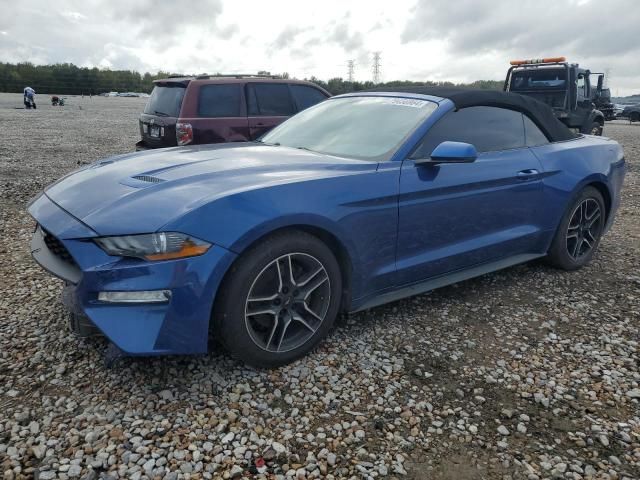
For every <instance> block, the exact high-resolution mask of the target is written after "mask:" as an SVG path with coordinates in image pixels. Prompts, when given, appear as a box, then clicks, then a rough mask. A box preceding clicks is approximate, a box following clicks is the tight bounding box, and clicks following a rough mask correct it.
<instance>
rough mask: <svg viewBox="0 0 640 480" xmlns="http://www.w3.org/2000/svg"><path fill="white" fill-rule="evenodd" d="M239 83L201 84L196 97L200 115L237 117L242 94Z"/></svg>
mask: <svg viewBox="0 0 640 480" xmlns="http://www.w3.org/2000/svg"><path fill="white" fill-rule="evenodd" d="M240 89H241V85H240V84H239V83H234V84H229V85H216V84H213V85H203V86H201V87H200V97H199V98H198V115H199V116H201V117H239V116H240V115H241V113H240V106H241V103H240V102H241V100H242V95H241V92H240Z"/></svg>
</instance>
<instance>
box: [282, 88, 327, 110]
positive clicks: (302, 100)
mask: <svg viewBox="0 0 640 480" xmlns="http://www.w3.org/2000/svg"><path fill="white" fill-rule="evenodd" d="M290 87H291V93H292V94H293V98H294V100H295V101H296V105H297V107H298V111H300V110H304V109H305V108H309V107H311V106H313V105H315V104H316V103H320V102H321V101H323V100H325V99H326V98H327V97H326V96H325V94H324V93H322V92H321V91H320V90H318V89H317V88H313V87H307V86H306V85H290Z"/></svg>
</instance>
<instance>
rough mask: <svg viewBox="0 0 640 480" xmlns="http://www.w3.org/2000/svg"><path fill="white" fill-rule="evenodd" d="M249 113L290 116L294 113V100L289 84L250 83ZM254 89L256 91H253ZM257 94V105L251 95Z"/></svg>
mask: <svg viewBox="0 0 640 480" xmlns="http://www.w3.org/2000/svg"><path fill="white" fill-rule="evenodd" d="M248 90H249V92H250V93H249V99H250V100H249V107H251V108H250V110H249V115H262V116H289V115H293V113H294V108H293V101H292V100H291V96H290V95H289V86H288V85H286V84H283V83H256V84H249V89H248ZM251 91H253V92H254V93H251ZM254 94H255V105H253V104H252V103H253V100H251V96H252V95H254Z"/></svg>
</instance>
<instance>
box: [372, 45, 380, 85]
mask: <svg viewBox="0 0 640 480" xmlns="http://www.w3.org/2000/svg"><path fill="white" fill-rule="evenodd" d="M373 83H376V84H377V83H380V52H373Z"/></svg>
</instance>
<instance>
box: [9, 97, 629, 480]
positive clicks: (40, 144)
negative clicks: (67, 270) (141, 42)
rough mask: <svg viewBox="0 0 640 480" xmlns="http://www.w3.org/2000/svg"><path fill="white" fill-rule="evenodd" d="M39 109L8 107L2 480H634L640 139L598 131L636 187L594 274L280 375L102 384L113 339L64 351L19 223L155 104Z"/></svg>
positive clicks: (409, 316) (495, 286) (206, 372)
mask: <svg viewBox="0 0 640 480" xmlns="http://www.w3.org/2000/svg"><path fill="white" fill-rule="evenodd" d="M44 100H46V98H44V96H40V104H41V108H39V109H38V110H37V111H25V110H16V109H14V108H13V107H14V106H20V101H21V97H20V96H19V95H9V94H0V125H1V126H2V137H1V139H0V189H1V190H0V193H1V199H2V200H1V202H2V203H1V204H0V205H1V210H0V238H1V240H2V241H0V255H1V256H2V261H1V264H0V278H1V279H2V280H1V281H0V319H1V321H0V475H3V476H4V479H7V480H8V479H23V478H39V479H40V480H45V479H54V478H60V479H76V478H77V479H85V480H88V479H97V478H105V479H116V478H128V479H134V480H136V479H151V478H153V479H199V478H240V477H243V476H244V477H251V478H375V477H384V476H388V477H391V478H420V479H422V478H444V479H451V480H453V479H462V480H465V479H478V478H483V479H531V480H533V479H542V478H568V479H581V478H602V479H605V478H607V479H637V478H640V408H639V402H640V368H639V366H640V353H639V351H640V349H639V341H640V338H639V333H638V326H639V324H640V271H639V269H638V267H639V265H640V261H639V257H638V254H639V253H640V183H639V173H638V172H639V171H640V125H639V126H636V125H628V124H626V123H625V122H614V124H607V126H606V128H605V134H606V135H609V136H611V137H613V138H615V139H616V140H618V141H619V142H621V143H622V144H623V145H624V147H625V151H626V156H627V160H628V164H629V173H628V176H627V181H626V188H625V190H624V199H623V204H622V207H621V210H620V212H619V214H618V219H617V222H616V224H615V227H614V228H613V230H612V231H611V232H610V233H609V235H608V236H607V237H606V238H605V239H604V241H603V243H602V245H601V248H600V252H599V254H598V257H597V259H596V260H595V261H594V262H593V264H592V265H590V266H589V267H588V268H585V269H583V270H581V271H579V272H574V273H565V272H560V271H557V270H553V269H551V268H548V267H546V266H545V265H544V264H543V263H542V262H538V263H533V264H529V265H523V266H518V267H515V268H511V269H508V270H506V271H502V272H499V273H495V274H492V275H487V276H484V277H482V278H478V279H475V280H471V281H467V282H464V283H462V284H458V285H455V286H451V287H448V288H444V289H441V290H438V291H436V292H433V293H431V294H427V295H422V296H419V297H415V298H411V299H407V300H404V301H401V302H397V303H394V304H391V305H388V306H384V307H381V308H377V309H374V310H371V311H368V312H364V313H362V314H358V315H355V316H352V317H350V318H348V319H343V320H341V321H340V322H339V325H338V326H337V328H336V329H335V331H334V332H333V333H332V334H331V336H330V337H329V338H328V339H327V341H326V342H325V343H324V344H323V345H322V346H321V347H320V348H318V350H317V351H316V352H314V353H313V354H311V355H309V356H308V357H306V358H304V359H302V360H300V361H297V362H296V363H294V364H292V365H290V366H287V367H285V368H280V369H278V370H274V371H259V370H254V369H249V368H246V367H244V366H243V365H241V364H239V363H237V362H235V361H233V360H232V359H230V358H229V357H228V356H227V355H225V354H224V353H221V352H217V351H214V352H213V353H211V354H210V355H208V356H201V357H172V358H154V359H126V360H124V361H121V362H120V363H119V364H118V365H117V366H116V367H115V368H114V369H112V370H107V369H105V368H104V366H103V363H102V360H103V353H104V349H105V343H104V342H103V341H102V340H91V341H82V340H78V339H76V338H74V337H72V336H71V335H70V334H69V333H67V329H66V317H65V313H64V311H63V308H62V307H61V305H60V304H59V302H58V296H59V293H60V287H61V284H60V282H59V281H57V280H55V279H53V278H51V277H50V276H49V275H47V274H46V273H44V272H43V271H42V270H41V269H40V268H39V267H37V266H36V265H34V263H33V262H32V261H31V259H30V257H29V253H28V250H27V245H28V240H29V237H30V234H31V231H32V228H33V223H32V221H31V220H30V218H29V217H28V215H26V214H25V211H24V208H25V202H26V201H27V200H28V199H29V198H30V197H31V196H33V195H35V194H36V193H37V192H38V191H39V189H40V188H42V187H43V186H44V185H46V184H47V183H49V182H51V181H53V180H55V179H56V178H58V177H59V176H61V175H63V174H64V173H66V172H68V171H70V170H72V169H73V168H74V167H76V166H77V165H78V163H82V162H88V161H93V160H95V159H98V158H101V157H105V156H108V155H111V154H116V153H121V152H126V151H128V150H130V149H131V148H132V146H133V144H134V143H135V141H136V140H137V124H136V116H137V114H138V112H139V111H140V109H141V108H142V105H143V103H144V100H141V99H125V98H122V99H121V98H93V99H88V98H85V99H80V98H69V99H68V105H67V106H65V107H63V108H52V107H50V106H47V105H45V102H44ZM80 107H81V108H80ZM262 461H264V463H265V466H266V471H265V473H255V472H256V471H257V470H256V469H257V468H258V467H259V466H260V465H261V464H262V463H261V462H262ZM260 470H262V468H260Z"/></svg>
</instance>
